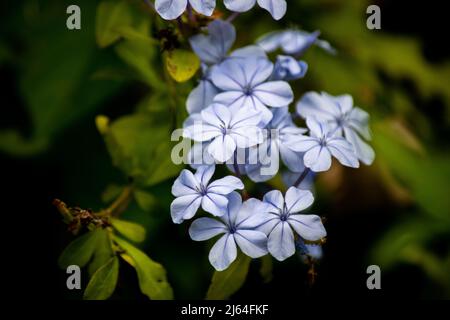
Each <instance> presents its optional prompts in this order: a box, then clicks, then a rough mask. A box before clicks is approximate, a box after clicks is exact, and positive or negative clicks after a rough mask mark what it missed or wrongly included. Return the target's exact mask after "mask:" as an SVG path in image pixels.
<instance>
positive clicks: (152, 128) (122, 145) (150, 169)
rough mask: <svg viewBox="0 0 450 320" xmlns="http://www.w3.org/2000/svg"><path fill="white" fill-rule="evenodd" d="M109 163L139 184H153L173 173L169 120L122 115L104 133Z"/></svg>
mask: <svg viewBox="0 0 450 320" xmlns="http://www.w3.org/2000/svg"><path fill="white" fill-rule="evenodd" d="M104 138H105V140H106V143H107V146H108V150H109V152H110V154H111V156H112V158H113V163H114V164H115V165H116V166H117V167H119V168H120V169H122V170H123V171H124V172H125V173H126V174H127V175H128V176H131V177H133V178H134V179H135V181H136V183H138V184H140V185H153V184H156V183H158V182H161V181H163V180H165V179H167V178H169V177H172V176H174V175H176V174H177V173H178V171H179V168H178V167H177V166H176V165H174V164H173V162H172V160H171V157H170V156H171V149H172V144H171V143H170V123H167V122H166V121H161V120H160V119H156V118H150V117H149V116H148V115H143V114H135V115H131V116H124V117H122V118H120V119H119V120H117V121H115V122H113V123H112V124H111V125H110V129H109V130H108V133H107V134H106V135H104Z"/></svg>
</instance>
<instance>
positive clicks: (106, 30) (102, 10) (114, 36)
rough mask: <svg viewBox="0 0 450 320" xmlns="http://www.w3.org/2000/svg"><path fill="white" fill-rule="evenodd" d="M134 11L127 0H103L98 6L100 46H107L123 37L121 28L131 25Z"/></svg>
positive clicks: (98, 40)
mask: <svg viewBox="0 0 450 320" xmlns="http://www.w3.org/2000/svg"><path fill="white" fill-rule="evenodd" d="M131 22H132V13H131V11H130V7H129V4H128V3H127V1H120V0H109V1H102V2H100V4H99V5H98V7H97V17H96V28H95V31H96V32H95V34H96V38H97V43H98V45H99V46H100V47H102V48H104V47H107V46H109V45H111V44H113V43H114V42H116V41H117V40H119V39H120V37H121V32H120V31H119V30H120V28H122V27H124V26H128V25H130V24H131Z"/></svg>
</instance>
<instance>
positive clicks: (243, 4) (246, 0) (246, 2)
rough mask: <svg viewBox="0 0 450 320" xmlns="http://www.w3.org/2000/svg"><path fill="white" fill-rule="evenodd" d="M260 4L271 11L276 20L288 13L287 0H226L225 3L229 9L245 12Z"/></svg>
mask: <svg viewBox="0 0 450 320" xmlns="http://www.w3.org/2000/svg"><path fill="white" fill-rule="evenodd" d="M256 2H258V5H259V6H260V7H261V8H263V9H266V10H267V11H269V12H270V14H271V15H272V17H273V18H274V19H275V20H280V19H281V18H283V16H284V15H285V14H286V9H287V3H286V0H224V1H223V3H224V4H225V7H227V9H228V10H231V11H236V12H245V11H248V10H250V9H251V8H253V7H254V6H255V4H256Z"/></svg>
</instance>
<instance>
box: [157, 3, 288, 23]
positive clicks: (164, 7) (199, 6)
mask: <svg viewBox="0 0 450 320" xmlns="http://www.w3.org/2000/svg"><path fill="white" fill-rule="evenodd" d="M223 3H224V5H225V7H226V8H227V9H228V10H231V11H234V12H246V11H249V10H250V9H251V8H253V7H254V6H255V4H256V3H258V5H259V6H260V7H261V8H263V9H265V10H267V11H269V12H270V14H271V15H272V17H273V18H274V19H275V20H279V19H281V18H282V17H283V16H284V15H285V13H286V8H287V4H286V0H224V1H223ZM188 6H189V8H190V7H192V8H193V9H194V10H195V11H197V12H198V13H201V14H203V15H205V16H211V15H212V13H213V11H214V9H215V8H216V0H156V1H155V9H156V11H157V12H158V14H159V15H160V16H161V17H162V18H163V19H166V20H173V19H176V18H178V17H179V16H181V15H182V14H183V12H184V11H185V10H186V8H188Z"/></svg>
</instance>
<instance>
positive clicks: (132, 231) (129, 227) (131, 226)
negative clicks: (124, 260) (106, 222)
mask: <svg viewBox="0 0 450 320" xmlns="http://www.w3.org/2000/svg"><path fill="white" fill-rule="evenodd" d="M111 223H112V225H113V227H114V229H116V230H117V231H119V232H120V233H121V234H122V235H123V236H125V237H126V238H128V239H130V240H131V241H133V242H142V241H144V240H145V229H144V227H142V226H141V225H139V224H137V223H134V222H130V221H124V220H119V219H116V218H113V219H111Z"/></svg>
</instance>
